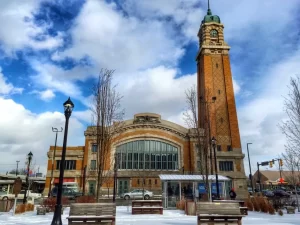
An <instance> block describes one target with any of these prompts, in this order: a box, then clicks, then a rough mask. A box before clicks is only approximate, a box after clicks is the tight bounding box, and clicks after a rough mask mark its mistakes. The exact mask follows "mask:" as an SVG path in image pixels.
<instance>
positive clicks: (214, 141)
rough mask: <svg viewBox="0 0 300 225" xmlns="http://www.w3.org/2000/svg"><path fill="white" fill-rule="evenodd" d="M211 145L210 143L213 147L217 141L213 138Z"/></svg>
mask: <svg viewBox="0 0 300 225" xmlns="http://www.w3.org/2000/svg"><path fill="white" fill-rule="evenodd" d="M211 143H212V144H213V145H215V144H216V143H217V140H216V139H215V137H212V139H211Z"/></svg>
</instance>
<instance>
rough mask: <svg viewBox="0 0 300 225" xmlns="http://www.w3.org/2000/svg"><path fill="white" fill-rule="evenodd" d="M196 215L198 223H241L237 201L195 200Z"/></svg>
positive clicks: (240, 224) (241, 216)
mask: <svg viewBox="0 0 300 225" xmlns="http://www.w3.org/2000/svg"><path fill="white" fill-rule="evenodd" d="M196 216H197V220H198V225H201V224H210V225H213V224H218V223H222V224H228V223H233V224H238V225H242V218H243V217H244V215H242V214H241V211H240V207H239V204H238V203H229V204H228V203H219V202H197V203H196Z"/></svg>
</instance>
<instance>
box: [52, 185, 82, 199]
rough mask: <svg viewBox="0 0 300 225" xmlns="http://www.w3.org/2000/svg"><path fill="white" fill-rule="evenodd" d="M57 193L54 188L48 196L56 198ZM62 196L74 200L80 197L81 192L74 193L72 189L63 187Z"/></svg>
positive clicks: (56, 189)
mask: <svg viewBox="0 0 300 225" xmlns="http://www.w3.org/2000/svg"><path fill="white" fill-rule="evenodd" d="M57 191H58V188H57V187H54V188H53V189H52V190H51V193H50V196H51V197H56V196H57ZM62 196H63V197H67V198H68V199H76V198H77V197H79V196H82V192H78V191H75V190H74V189H73V188H66V187H63V189H62Z"/></svg>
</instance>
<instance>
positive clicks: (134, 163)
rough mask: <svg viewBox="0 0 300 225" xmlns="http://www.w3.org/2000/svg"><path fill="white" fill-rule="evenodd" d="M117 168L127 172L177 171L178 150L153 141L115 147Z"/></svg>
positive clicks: (129, 143)
mask: <svg viewBox="0 0 300 225" xmlns="http://www.w3.org/2000/svg"><path fill="white" fill-rule="evenodd" d="M116 151H117V158H118V161H119V162H118V168H119V169H128V170H131V169H132V170H178V148H177V147H175V146H173V145H170V144H168V143H165V142H161V141H155V140H141V141H132V142H128V143H125V144H122V145H119V146H117V149H116Z"/></svg>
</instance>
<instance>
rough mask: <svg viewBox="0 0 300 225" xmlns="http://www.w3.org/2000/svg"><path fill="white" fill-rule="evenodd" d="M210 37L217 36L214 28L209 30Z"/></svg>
mask: <svg viewBox="0 0 300 225" xmlns="http://www.w3.org/2000/svg"><path fill="white" fill-rule="evenodd" d="M210 37H212V38H216V37H218V31H217V30H215V29H213V30H211V31H210Z"/></svg>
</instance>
